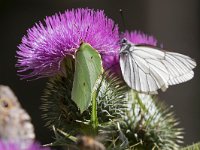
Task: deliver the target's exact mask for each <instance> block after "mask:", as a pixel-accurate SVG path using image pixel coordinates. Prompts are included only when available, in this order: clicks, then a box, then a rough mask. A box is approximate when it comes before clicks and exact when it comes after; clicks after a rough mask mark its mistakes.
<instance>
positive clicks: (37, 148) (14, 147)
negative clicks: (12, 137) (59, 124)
mask: <svg viewBox="0 0 200 150" xmlns="http://www.w3.org/2000/svg"><path fill="white" fill-rule="evenodd" d="M0 150H50V148H47V147H44V148H43V147H41V145H39V144H38V143H33V144H31V145H30V146H28V147H26V148H24V143H16V142H9V141H4V140H0Z"/></svg>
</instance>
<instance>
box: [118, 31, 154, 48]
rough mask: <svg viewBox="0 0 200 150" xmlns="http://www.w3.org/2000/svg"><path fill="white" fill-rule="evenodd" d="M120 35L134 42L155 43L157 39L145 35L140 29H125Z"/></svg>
mask: <svg viewBox="0 0 200 150" xmlns="http://www.w3.org/2000/svg"><path fill="white" fill-rule="evenodd" d="M122 37H123V38H126V39H128V40H129V41H131V42H132V43H134V44H148V45H152V46H156V45H157V40H156V39H155V38H154V37H153V36H149V35H146V34H144V33H143V32H141V31H131V32H128V31H126V32H125V33H123V34H122Z"/></svg>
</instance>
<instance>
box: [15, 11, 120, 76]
mask: <svg viewBox="0 0 200 150" xmlns="http://www.w3.org/2000/svg"><path fill="white" fill-rule="evenodd" d="M118 41H119V35H118V27H117V26H116V25H115V24H114V22H113V21H112V20H111V19H109V18H107V17H106V16H105V14H104V12H103V11H101V10H97V11H94V10H92V9H72V10H67V11H66V12H65V13H63V14H61V13H59V14H55V15H54V16H50V17H46V19H45V20H44V23H42V22H39V23H36V24H35V26H34V27H32V28H31V29H29V30H28V31H27V35H25V36H24V37H23V38H22V43H21V44H20V45H19V46H18V48H19V50H18V51H17V58H18V62H17V65H16V66H17V67H18V68H19V71H18V72H20V73H21V72H23V73H26V74H25V75H21V76H22V78H31V77H45V76H52V75H55V74H57V73H58V72H59V71H60V70H61V69H60V64H61V62H62V60H63V58H65V56H66V55H74V53H75V52H76V50H77V49H78V48H79V46H80V44H81V43H82V42H86V43H89V44H90V45H91V46H92V47H93V48H94V49H96V50H98V51H99V53H100V54H101V55H102V57H103V59H104V58H105V59H106V56H110V55H113V54H115V53H117V52H118V48H119V46H118ZM27 72H28V74H27Z"/></svg>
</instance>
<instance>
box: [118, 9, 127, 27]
mask: <svg viewBox="0 0 200 150" xmlns="http://www.w3.org/2000/svg"><path fill="white" fill-rule="evenodd" d="M119 13H120V16H121V19H122V25H123V28H124V31H125V30H126V23H125V18H124V12H123V10H122V9H119Z"/></svg>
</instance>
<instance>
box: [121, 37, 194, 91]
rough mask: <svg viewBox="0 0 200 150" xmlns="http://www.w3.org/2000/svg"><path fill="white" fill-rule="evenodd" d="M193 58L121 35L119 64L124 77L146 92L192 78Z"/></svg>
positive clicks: (130, 85)
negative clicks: (137, 43) (142, 43)
mask: <svg viewBox="0 0 200 150" xmlns="http://www.w3.org/2000/svg"><path fill="white" fill-rule="evenodd" d="M195 66H196V62H195V61H194V60H193V59H192V58H190V57H188V56H185V55H182V54H179V53H174V52H167V51H164V50H159V49H158V48H156V47H153V46H149V45H135V44H133V43H131V42H130V41H128V40H127V39H125V38H124V39H122V41H121V50H120V67H121V71H122V75H123V78H124V80H125V82H126V83H127V85H128V86H129V87H131V88H132V89H134V90H136V91H138V92H142V93H148V94H157V90H158V89H161V90H162V91H165V90H166V89H167V88H168V86H169V85H174V84H179V83H182V82H186V81H188V80H190V79H192V78H193V76H194V72H193V70H192V69H193V68H195Z"/></svg>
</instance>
